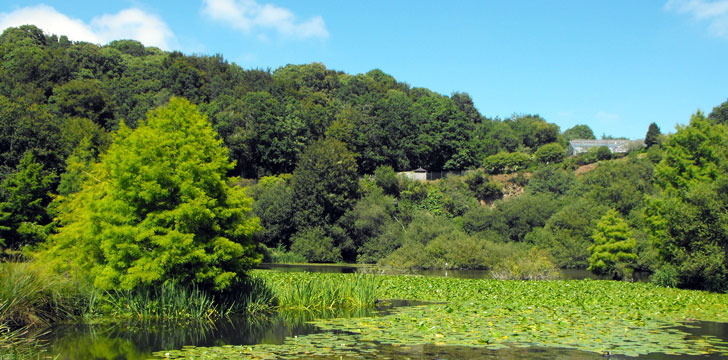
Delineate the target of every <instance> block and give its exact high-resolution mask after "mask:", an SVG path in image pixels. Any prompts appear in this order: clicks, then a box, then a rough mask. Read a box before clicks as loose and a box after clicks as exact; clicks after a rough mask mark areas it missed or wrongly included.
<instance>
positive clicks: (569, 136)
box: [564, 125, 596, 141]
mask: <svg viewBox="0 0 728 360" xmlns="http://www.w3.org/2000/svg"><path fill="white" fill-rule="evenodd" d="M564 138H566V140H567V141H571V140H575V139H586V140H594V139H596V136H594V132H593V131H592V129H591V128H590V127H589V126H588V125H574V126H573V127H571V128H569V129H567V130H565V131H564Z"/></svg>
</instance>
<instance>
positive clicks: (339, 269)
mask: <svg viewBox="0 0 728 360" xmlns="http://www.w3.org/2000/svg"><path fill="white" fill-rule="evenodd" d="M258 268H260V269H268V270H275V271H281V272H296V271H308V272H323V273H344V274H349V273H356V272H362V273H374V274H385V275H422V276H441V277H453V278H460V279H492V278H493V277H492V276H491V273H490V271H489V270H441V269H437V270H416V269H408V270H398V269H391V268H380V267H376V266H369V265H356V264H271V263H264V264H259V265H258ZM559 271H560V275H559V278H558V279H559V280H583V279H593V280H609V278H608V277H606V276H600V275H595V274H593V273H592V272H591V271H588V270H583V269H561V270H559ZM634 278H635V280H636V281H649V278H650V274H649V273H646V272H635V273H634Z"/></svg>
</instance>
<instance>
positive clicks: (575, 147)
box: [566, 139, 645, 156]
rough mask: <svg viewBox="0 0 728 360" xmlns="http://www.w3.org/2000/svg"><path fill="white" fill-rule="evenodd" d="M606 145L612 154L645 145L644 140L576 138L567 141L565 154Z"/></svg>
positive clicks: (624, 152)
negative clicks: (567, 146) (567, 145)
mask: <svg viewBox="0 0 728 360" xmlns="http://www.w3.org/2000/svg"><path fill="white" fill-rule="evenodd" d="M601 146H606V147H607V148H609V151H611V152H612V154H626V153H627V152H629V151H630V150H632V149H635V148H638V147H640V146H645V142H644V140H585V139H576V140H571V141H569V148H568V149H567V150H566V155H568V156H573V155H579V154H583V153H585V152H587V151H589V149H591V148H598V147H601Z"/></svg>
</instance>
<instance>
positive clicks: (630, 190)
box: [575, 158, 654, 216]
mask: <svg viewBox="0 0 728 360" xmlns="http://www.w3.org/2000/svg"><path fill="white" fill-rule="evenodd" d="M653 173H654V169H653V165H652V163H651V162H649V161H647V160H645V159H632V158H628V159H627V160H626V161H624V160H622V161H610V162H604V163H600V164H599V166H597V167H596V168H595V169H594V170H592V171H590V172H588V173H586V174H584V176H583V177H582V178H581V184H579V185H578V186H577V188H576V189H575V191H576V192H577V193H579V194H583V195H584V196H585V197H586V198H588V199H589V200H591V201H593V202H594V203H596V204H602V205H606V206H608V207H611V208H614V209H616V210H618V211H619V212H620V214H622V216H627V215H628V214H629V213H630V212H631V211H633V210H635V209H639V208H641V207H642V206H643V198H644V196H645V195H649V194H651V193H652V192H653V191H654V190H653V189H654V186H653Z"/></svg>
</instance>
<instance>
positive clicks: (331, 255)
mask: <svg viewBox="0 0 728 360" xmlns="http://www.w3.org/2000/svg"><path fill="white" fill-rule="evenodd" d="M291 251H292V252H294V253H296V254H300V255H303V257H305V258H306V260H308V261H309V262H338V261H341V250H340V249H339V248H337V247H335V246H334V240H333V239H332V238H331V237H329V236H327V235H326V232H325V231H324V230H323V229H322V228H320V227H315V228H306V229H303V230H302V231H299V232H298V233H296V234H295V235H294V236H293V241H292V244H291Z"/></svg>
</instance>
